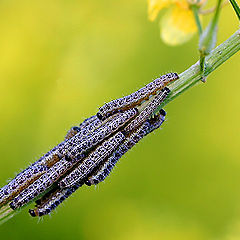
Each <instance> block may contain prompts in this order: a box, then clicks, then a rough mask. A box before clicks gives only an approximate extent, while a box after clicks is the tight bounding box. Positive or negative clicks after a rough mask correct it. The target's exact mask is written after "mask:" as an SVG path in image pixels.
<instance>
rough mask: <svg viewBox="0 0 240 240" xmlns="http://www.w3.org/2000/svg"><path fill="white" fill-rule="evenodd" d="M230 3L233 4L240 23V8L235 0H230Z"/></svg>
mask: <svg viewBox="0 0 240 240" xmlns="http://www.w3.org/2000/svg"><path fill="white" fill-rule="evenodd" d="M229 2H230V3H231V4H232V7H233V9H234V11H235V13H236V15H237V17H238V20H239V21H240V7H239V6H238V4H237V2H236V1H235V0H229Z"/></svg>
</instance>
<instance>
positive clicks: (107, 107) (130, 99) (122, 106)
mask: <svg viewBox="0 0 240 240" xmlns="http://www.w3.org/2000/svg"><path fill="white" fill-rule="evenodd" d="M177 79H179V76H178V74H177V73H168V74H166V75H163V76H161V77H160V78H157V79H155V80H154V81H153V82H151V83H149V84H147V85H146V86H145V87H143V88H141V89H139V90H138V91H136V92H134V93H132V94H130V95H128V96H125V97H122V98H119V99H115V100H112V101H110V102H108V103H106V104H104V105H103V106H102V107H100V108H99V111H98V113H97V117H98V118H99V119H100V120H104V119H106V118H107V117H109V116H110V115H112V114H113V113H115V112H117V111H119V110H127V109H130V108H134V107H136V106H137V105H139V104H140V103H141V102H142V101H143V100H148V99H149V97H150V96H151V95H155V94H156V93H157V91H159V90H161V89H163V88H164V87H166V86H167V85H168V84H169V83H171V82H172V81H175V80H177Z"/></svg>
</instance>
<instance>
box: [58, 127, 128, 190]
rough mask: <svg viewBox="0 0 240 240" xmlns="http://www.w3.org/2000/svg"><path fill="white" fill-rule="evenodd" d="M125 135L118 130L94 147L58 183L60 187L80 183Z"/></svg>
mask: <svg viewBox="0 0 240 240" xmlns="http://www.w3.org/2000/svg"><path fill="white" fill-rule="evenodd" d="M124 139H125V136H124V135H123V134H122V132H118V133H116V134H115V135H113V136H112V137H111V138H109V139H108V140H106V141H104V142H103V143H102V145H100V146H99V147H97V148H96V150H95V151H93V152H92V153H90V154H89V156H88V157H87V158H86V159H84V160H83V162H82V163H81V164H80V165H79V166H78V167H77V168H75V169H74V170H73V171H72V172H71V173H70V174H69V175H67V176H66V177H64V178H63V179H62V180H61V181H60V182H59V183H58V185H59V187H60V188H68V187H71V186H73V185H74V184H75V183H80V182H81V181H83V180H84V178H86V177H87V175H88V174H90V173H91V172H92V171H93V170H94V168H96V167H97V166H98V165H99V164H100V163H101V162H102V161H103V160H104V159H106V158H107V157H109V156H110V155H111V154H112V152H113V151H114V150H115V149H116V148H117V147H118V146H119V145H120V144H121V143H122V142H123V140H124Z"/></svg>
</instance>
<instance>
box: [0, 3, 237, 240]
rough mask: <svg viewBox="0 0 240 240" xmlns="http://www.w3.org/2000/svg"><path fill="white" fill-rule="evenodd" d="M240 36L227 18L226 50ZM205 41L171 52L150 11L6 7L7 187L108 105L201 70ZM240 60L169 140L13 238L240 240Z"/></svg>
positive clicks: (166, 134) (215, 78) (202, 90)
mask: <svg viewBox="0 0 240 240" xmlns="http://www.w3.org/2000/svg"><path fill="white" fill-rule="evenodd" d="M238 27H239V23H238V20H237V18H236V16H235V15H234V13H233V11H232V8H231V7H230V6H227V7H225V8H224V9H223V11H222V13H221V18H220V24H219V36H218V44H219V43H221V42H222V41H224V40H226V39H227V38H228V37H229V36H230V35H231V34H233V33H234V32H235V31H236V30H237V29H238ZM197 42H198V39H197V36H195V37H194V38H193V40H191V41H190V42H188V43H186V44H184V45H182V46H178V47H169V46H167V45H165V44H163V43H162V41H161V39H160V37H159V28H158V23H157V22H154V23H152V22H149V21H148V18H147V2H146V1H137V0H132V1H129V0H128V1H127V0H121V1H106V0H102V1H97V0H92V1H74V0H69V1H66V0H58V1H57V0H55V1H54V0H49V1H30V0H22V1H17V0H1V2H0V91H1V93H0V124H1V127H0V149H1V160H0V161H1V168H0V185H1V186H3V185H5V184H6V180H7V179H10V178H11V177H14V174H15V173H17V172H19V171H20V170H21V169H23V168H25V167H26V166H28V164H29V163H30V162H33V161H35V160H37V159H38V158H39V157H40V156H41V155H42V154H44V153H45V152H47V151H48V150H49V149H50V148H51V147H53V146H54V145H56V144H57V143H58V142H60V141H61V140H62V139H63V138H64V136H65V134H66V132H67V130H68V129H69V128H70V127H71V126H74V125H77V124H79V123H80V122H81V121H83V120H84V119H85V118H87V117H89V116H91V115H93V114H95V113H96V111H97V109H98V107H100V106H101V105H102V104H103V103H104V102H106V101H109V100H111V99H114V98H119V97H121V96H123V95H126V94H129V93H131V92H133V91H135V90H137V89H138V88H140V87H142V86H143V85H144V84H146V83H148V82H150V81H151V80H152V79H153V78H155V77H157V76H159V75H160V74H163V73H166V72H170V71H176V72H178V73H180V72H182V71H184V70H185V69H186V68H188V67H189V66H190V65H192V64H193V63H195V62H196V61H197V59H198V51H197V48H198V43H197ZM239 69H240V55H239V54H236V55H235V56H234V57H232V58H231V59H230V60H229V61H227V62H226V63H225V64H224V65H223V66H221V67H220V68H219V69H218V70H217V71H215V72H214V73H212V74H211V75H210V76H209V77H208V79H207V83H206V84H199V85H198V86H197V87H195V88H193V89H191V90H190V91H187V92H186V93H184V94H183V95H181V96H180V97H179V98H177V99H175V100H174V101H173V102H171V103H170V104H169V105H168V106H167V107H166V108H165V110H166V111H167V121H166V122H165V123H164V125H163V126H162V129H161V130H158V131H156V132H155V133H154V134H151V135H150V136H149V137H147V138H146V139H144V140H143V141H142V142H140V143H139V144H138V146H137V147H135V148H134V149H133V150H131V151H130V152H128V153H127V154H126V155H125V156H124V157H123V158H122V159H121V161H120V163H119V164H118V165H117V167H116V168H115V169H114V171H113V173H112V174H111V175H110V177H108V178H107V179H106V181H105V182H104V183H101V184H99V185H98V186H96V187H91V188H90V187H87V186H84V187H82V188H81V189H80V190H78V191H77V192H76V193H75V194H74V195H73V196H72V197H71V198H69V199H68V200H67V201H66V202H65V203H63V204H62V206H60V207H58V209H57V211H55V212H54V213H53V214H52V215H51V216H50V217H49V216H46V217H44V218H43V219H41V220H40V221H39V220H38V219H35V218H32V217H30V216H29V214H28V213H27V209H25V210H23V211H21V212H20V213H19V214H18V215H17V216H15V217H14V218H13V219H11V220H9V221H8V222H7V223H5V224H3V225H2V226H0V238H1V239H9V240H15V239H24V240H27V239H32V238H33V239H35V240H37V239H45V240H46V239H58V240H60V239H84V240H95V239H97V240H108V239H109V240H110V239H116V240H123V239H124V240H125V239H131V240H135V239H137V240H142V239H144V240H145V239H151V240H152V239H153V240H155V239H157V240H158V239H161V240H180V239H181V240H182V239H183V240H206V239H211V240H216V239H220V240H236V239H240V187H239V185H240V154H239V142H240V134H239V133H240V129H239V122H240V112H239V107H240V104H239V103H240V95H239V89H240V81H239V80H240V77H239Z"/></svg>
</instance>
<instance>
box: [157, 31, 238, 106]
mask: <svg viewBox="0 0 240 240" xmlns="http://www.w3.org/2000/svg"><path fill="white" fill-rule="evenodd" d="M239 50H240V30H238V31H237V32H235V33H234V34H233V35H232V36H231V37H230V38H229V39H227V40H226V41H225V42H223V43H222V44H221V45H219V46H218V47H216V48H215V49H214V50H212V51H211V52H210V54H209V55H208V56H206V59H205V64H206V70H205V74H206V76H208V75H209V74H210V73H211V72H213V71H215V70H216V69H217V68H218V67H219V66H220V65H222V64H223V63H224V62H226V61H227V60H228V59H229V58H230V57H232V56H233V55H234V54H235V53H237V52H238V51H239ZM199 64H200V63H199V61H198V62H197V63H195V64H194V65H192V66H191V67H190V68H188V69H187V70H186V71H184V72H183V73H181V74H180V75H179V77H180V79H179V80H177V81H175V82H174V83H172V84H171V85H170V86H169V88H170V90H171V93H170V94H169V97H168V98H167V99H166V101H164V102H163V103H162V104H161V105H160V106H159V107H158V109H157V110H159V109H161V108H162V107H163V106H165V105H166V104H168V103H169V102H171V101H172V100H174V99H175V98H176V97H177V96H179V95H180V94H182V93H183V92H184V91H186V90H187V89H189V88H191V87H193V86H194V85H196V84H197V83H198V82H199V81H201V79H202V74H201V71H200V67H199ZM236 71H237V70H236Z"/></svg>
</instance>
